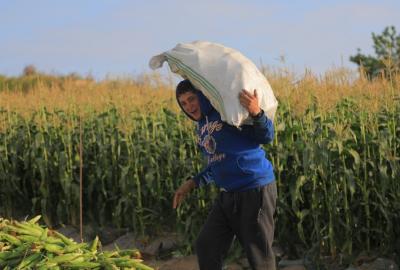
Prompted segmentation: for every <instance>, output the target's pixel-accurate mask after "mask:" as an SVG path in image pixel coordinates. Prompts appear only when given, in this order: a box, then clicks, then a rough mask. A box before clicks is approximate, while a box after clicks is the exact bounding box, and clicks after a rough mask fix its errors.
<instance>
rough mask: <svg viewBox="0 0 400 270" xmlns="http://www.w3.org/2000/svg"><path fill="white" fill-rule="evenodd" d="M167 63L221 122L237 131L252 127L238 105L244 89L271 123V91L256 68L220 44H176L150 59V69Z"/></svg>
mask: <svg viewBox="0 0 400 270" xmlns="http://www.w3.org/2000/svg"><path fill="white" fill-rule="evenodd" d="M165 61H167V63H168V65H169V67H170V69H171V71H172V72H174V73H177V74H179V75H181V76H182V78H184V79H189V80H190V82H191V83H192V84H193V86H194V87H196V88H197V89H199V90H200V91H202V92H203V94H204V95H205V96H206V97H207V98H208V99H209V100H210V102H211V104H212V105H213V106H214V108H215V109H216V110H217V111H218V112H219V113H220V114H221V119H222V121H225V122H226V123H228V124H230V125H233V126H236V127H239V126H241V125H243V124H252V119H251V117H249V113H248V111H247V110H246V109H245V108H244V107H243V106H242V105H241V104H240V102H239V93H240V92H241V91H242V89H246V90H247V91H249V92H250V93H252V94H253V91H254V89H257V94H258V99H259V103H260V104H259V106H260V108H261V109H263V110H264V112H265V114H266V116H267V117H268V118H269V119H271V120H272V121H273V120H274V116H275V112H276V109H277V107H278V101H277V100H276V98H275V96H274V93H273V91H272V88H271V86H270V84H269V82H268V81H267V79H266V78H265V76H264V75H263V74H262V73H261V72H260V71H259V70H258V68H257V67H256V65H255V64H254V63H253V62H252V61H250V60H249V59H248V58H246V57H245V56H244V55H242V54H241V53H240V52H238V51H236V50H234V49H232V48H228V47H225V46H223V45H221V44H216V43H211V42H206V41H195V42H191V43H179V44H178V45H176V47H175V48H173V49H172V50H169V51H166V52H164V53H162V54H159V55H156V56H154V57H152V58H151V60H150V62H149V66H150V67H151V68H152V69H157V68H160V67H162V65H163V63H164V62H165Z"/></svg>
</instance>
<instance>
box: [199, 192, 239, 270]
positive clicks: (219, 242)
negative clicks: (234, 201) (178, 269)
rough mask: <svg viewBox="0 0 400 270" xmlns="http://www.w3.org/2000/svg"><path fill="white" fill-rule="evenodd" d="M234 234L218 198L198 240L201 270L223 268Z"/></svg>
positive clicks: (219, 269)
mask: <svg viewBox="0 0 400 270" xmlns="http://www.w3.org/2000/svg"><path fill="white" fill-rule="evenodd" d="M233 236H234V235H233V232H232V229H231V227H230V225H229V224H228V219H227V217H226V216H225V213H224V211H223V208H222V205H221V201H220V198H217V199H216V201H215V202H214V206H213V208H212V210H211V212H210V214H209V215H208V218H207V220H206V222H205V224H204V226H203V228H202V230H201V231H200V234H199V236H198V238H197V241H196V253H197V258H198V263H199V267H200V270H221V269H222V265H223V259H224V257H225V256H226V254H227V252H228V250H229V248H230V246H231V243H232V240H233Z"/></svg>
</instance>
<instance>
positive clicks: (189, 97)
mask: <svg viewBox="0 0 400 270" xmlns="http://www.w3.org/2000/svg"><path fill="white" fill-rule="evenodd" d="M178 101H179V104H181V106H182V108H183V110H184V111H185V112H186V113H187V114H188V115H190V116H191V117H192V118H193V119H194V120H196V121H199V120H200V119H201V109H200V102H199V98H198V96H197V95H196V94H195V93H193V92H191V91H189V92H186V93H183V94H181V95H180V96H179V97H178Z"/></svg>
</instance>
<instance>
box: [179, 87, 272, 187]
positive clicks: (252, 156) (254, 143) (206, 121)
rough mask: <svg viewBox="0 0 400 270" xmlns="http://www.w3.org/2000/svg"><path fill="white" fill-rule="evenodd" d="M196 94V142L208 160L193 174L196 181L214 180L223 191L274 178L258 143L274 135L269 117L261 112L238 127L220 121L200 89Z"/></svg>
mask: <svg viewBox="0 0 400 270" xmlns="http://www.w3.org/2000/svg"><path fill="white" fill-rule="evenodd" d="M196 94H197V96H198V97H199V102H200V109H201V112H202V117H201V119H200V120H199V121H198V123H197V124H198V125H197V135H198V144H199V146H200V149H201V151H202V152H203V154H204V155H205V156H206V157H207V160H208V166H207V167H206V168H205V169H204V170H203V171H202V172H200V173H199V174H197V175H196V176H195V177H193V179H194V181H195V182H196V185H197V186H198V187H199V186H202V185H205V184H208V183H210V182H214V183H215V184H216V185H217V186H218V187H220V188H222V189H224V190H226V191H244V190H248V189H252V188H255V187H259V186H263V185H266V184H268V183H271V182H273V181H274V180H275V176H274V171H273V167H272V164H271V162H270V161H269V160H268V159H266V157H265V152H264V150H263V149H262V148H261V147H260V144H266V143H269V142H271V141H272V139H273V137H274V126H273V123H272V121H271V120H270V119H268V118H267V117H266V116H265V114H264V113H262V114H261V115H260V116H259V117H256V118H254V119H253V122H254V123H253V125H251V126H250V125H244V126H242V127H241V129H238V128H236V127H234V126H231V125H228V124H226V123H225V122H223V121H221V115H220V114H219V113H218V112H217V111H216V110H215V109H214V107H212V105H211V103H210V101H209V100H208V99H207V98H206V97H205V96H204V95H203V93H202V92H200V91H198V90H197V91H196ZM178 104H179V101H178ZM179 105H180V104H179ZM182 110H183V109H182ZM188 116H189V115H188ZM189 117H190V116H189ZM190 118H191V117H190ZM191 119H192V118H191ZM192 120H194V119H192Z"/></svg>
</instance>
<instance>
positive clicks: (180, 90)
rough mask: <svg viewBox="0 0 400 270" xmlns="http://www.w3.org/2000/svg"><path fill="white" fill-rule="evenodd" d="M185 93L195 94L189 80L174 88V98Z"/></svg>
mask: <svg viewBox="0 0 400 270" xmlns="http://www.w3.org/2000/svg"><path fill="white" fill-rule="evenodd" d="M186 92H193V93H195V92H196V88H194V86H193V84H192V83H191V82H190V81H189V80H187V79H186V80H183V81H181V82H180V83H178V85H177V86H176V97H177V98H179V96H180V95H182V94H184V93H186Z"/></svg>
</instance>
